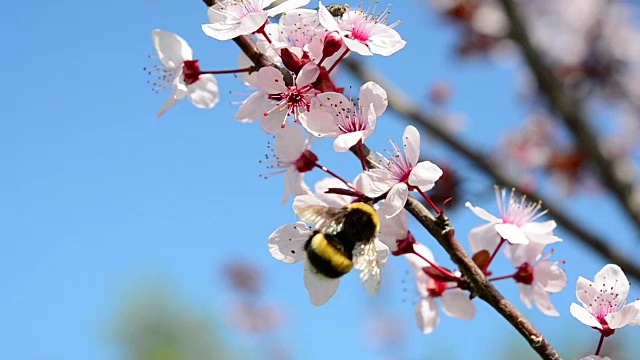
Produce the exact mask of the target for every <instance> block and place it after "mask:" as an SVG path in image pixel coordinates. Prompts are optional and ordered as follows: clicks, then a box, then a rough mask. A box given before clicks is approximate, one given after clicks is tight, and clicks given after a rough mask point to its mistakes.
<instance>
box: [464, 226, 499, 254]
mask: <svg viewBox="0 0 640 360" xmlns="http://www.w3.org/2000/svg"><path fill="white" fill-rule="evenodd" d="M499 242H500V235H498V232H497V231H496V228H495V224H484V225H480V226H477V227H475V228H473V229H471V231H469V247H470V248H471V252H472V253H473V254H475V253H477V252H478V251H481V250H487V251H489V252H493V251H494V250H495V249H496V247H497V246H498V243H499Z"/></svg>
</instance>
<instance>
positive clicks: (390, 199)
mask: <svg viewBox="0 0 640 360" xmlns="http://www.w3.org/2000/svg"><path fill="white" fill-rule="evenodd" d="M408 196H409V188H407V184H405V183H402V182H401V183H397V184H395V185H393V187H392V188H391V190H389V192H388V193H387V198H386V199H385V202H387V203H389V206H390V209H391V210H390V212H391V214H390V215H386V216H387V217H392V216H396V215H398V213H399V212H400V211H402V209H403V208H404V204H406V202H407V197H408Z"/></svg>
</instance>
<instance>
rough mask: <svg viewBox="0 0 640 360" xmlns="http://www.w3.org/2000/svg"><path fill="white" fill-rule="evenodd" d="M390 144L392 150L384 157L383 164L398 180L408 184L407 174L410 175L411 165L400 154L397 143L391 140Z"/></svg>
mask: <svg viewBox="0 0 640 360" xmlns="http://www.w3.org/2000/svg"><path fill="white" fill-rule="evenodd" d="M391 146H392V147H393V151H391V153H390V154H389V156H388V157H387V158H386V159H385V160H387V161H386V162H384V163H383V165H384V167H386V168H387V170H388V171H389V172H390V173H391V174H392V175H393V177H394V178H395V179H396V180H398V182H404V183H407V184H408V180H409V175H411V170H413V166H412V165H411V164H410V163H409V161H407V159H406V158H405V156H404V155H402V153H401V152H400V148H398V145H396V143H395V142H393V141H391ZM381 157H382V156H381Z"/></svg>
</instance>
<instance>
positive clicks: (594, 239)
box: [341, 59, 640, 281]
mask: <svg viewBox="0 0 640 360" xmlns="http://www.w3.org/2000/svg"><path fill="white" fill-rule="evenodd" d="M341 64H342V65H343V66H345V67H346V68H347V69H348V70H349V71H350V72H351V73H352V74H353V75H355V76H356V77H357V78H358V79H360V80H362V81H375V82H376V83H378V85H380V86H381V87H382V88H384V89H385V91H386V92H387V99H388V100H389V108H390V109H391V110H393V111H394V112H395V113H397V114H398V115H400V116H402V117H404V118H405V119H407V120H409V122H410V123H412V124H415V125H417V126H419V127H421V128H422V129H423V130H424V131H426V132H427V133H429V134H431V135H432V136H434V137H436V138H438V139H439V140H440V141H442V142H443V143H445V144H446V145H448V146H449V147H450V148H451V149H453V150H454V151H455V152H457V153H458V154H460V155H462V156H463V157H464V158H466V159H467V160H469V161H470V162H471V163H472V164H473V165H474V166H476V167H477V168H478V169H480V170H481V171H483V172H484V173H485V174H486V175H488V176H490V177H492V178H493V179H494V180H495V182H496V183H497V184H498V185H501V186H505V187H508V188H516V189H522V188H524V187H523V186H522V185H521V184H519V183H518V182H517V181H516V180H515V179H513V178H512V177H509V176H507V175H506V174H505V173H504V172H503V171H501V167H500V166H499V165H498V164H496V163H494V162H493V161H491V160H490V159H491V157H490V156H488V155H487V154H485V153H484V151H481V150H479V149H476V148H473V147H472V146H470V145H467V144H465V143H463V142H462V141H460V140H459V139H458V138H456V137H455V136H454V135H452V134H451V132H449V131H447V130H445V128H444V127H442V126H441V125H439V124H442V123H443V121H439V119H437V118H435V117H430V116H429V115H427V114H425V111H424V110H422V109H421V108H420V107H418V106H417V105H415V104H414V103H413V102H412V101H411V100H410V99H409V97H408V96H407V95H406V94H405V93H404V92H402V91H401V90H400V89H398V88H396V87H394V86H392V85H391V84H390V83H389V82H388V81H386V80H384V79H383V78H382V76H381V75H380V74H378V73H377V72H375V71H373V70H371V69H370V68H369V67H367V66H366V65H364V64H363V63H362V62H360V61H355V60H351V59H345V60H344V61H343V62H342V63H341ZM527 196H528V197H530V198H531V199H532V200H533V201H542V203H543V206H544V207H545V208H546V209H547V210H549V215H550V216H551V217H552V218H553V219H554V220H555V221H556V222H557V223H558V224H559V225H560V226H561V227H562V228H563V229H564V230H566V231H568V232H569V233H571V234H572V235H573V237H572V238H573V239H575V240H576V241H577V242H579V243H582V244H584V245H586V246H587V247H588V248H590V249H592V250H593V251H595V252H596V253H597V254H600V255H601V256H602V257H604V258H605V259H607V260H609V261H611V262H613V263H616V264H618V265H619V266H620V267H621V268H622V269H623V270H624V271H625V273H626V274H627V275H629V276H632V277H633V278H634V279H636V280H638V281H640V267H638V265H637V264H636V263H634V262H632V261H631V260H630V259H628V258H627V257H626V256H624V255H623V254H622V253H621V252H619V251H618V250H616V248H615V247H612V246H609V245H608V243H607V241H605V240H604V239H603V238H601V237H599V236H597V235H595V234H594V233H593V232H592V231H590V230H587V229H585V228H584V227H583V226H582V225H581V224H580V223H578V222H577V221H576V220H574V219H572V218H571V217H570V216H568V215H567V214H566V213H565V212H564V211H562V210H560V208H559V207H558V206H557V205H555V204H554V203H553V201H551V200H549V199H547V198H545V197H544V196H542V194H540V193H537V192H528V193H527Z"/></svg>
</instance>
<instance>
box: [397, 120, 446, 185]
mask: <svg viewBox="0 0 640 360" xmlns="http://www.w3.org/2000/svg"><path fill="white" fill-rule="evenodd" d="M402 144H403V145H404V153H405V154H406V158H407V162H408V163H409V164H411V166H416V164H417V163H418V158H419V157H420V133H419V132H418V129H416V127H415V126H412V125H409V126H407V127H406V128H405V129H404V134H403V135H402ZM430 164H431V163H430ZM436 167H437V166H436ZM438 169H439V168H438ZM441 175H442V170H440V175H438V178H439V177H440V176H441ZM436 180H437V179H436ZM434 181H435V180H434ZM412 185H413V184H412Z"/></svg>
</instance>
